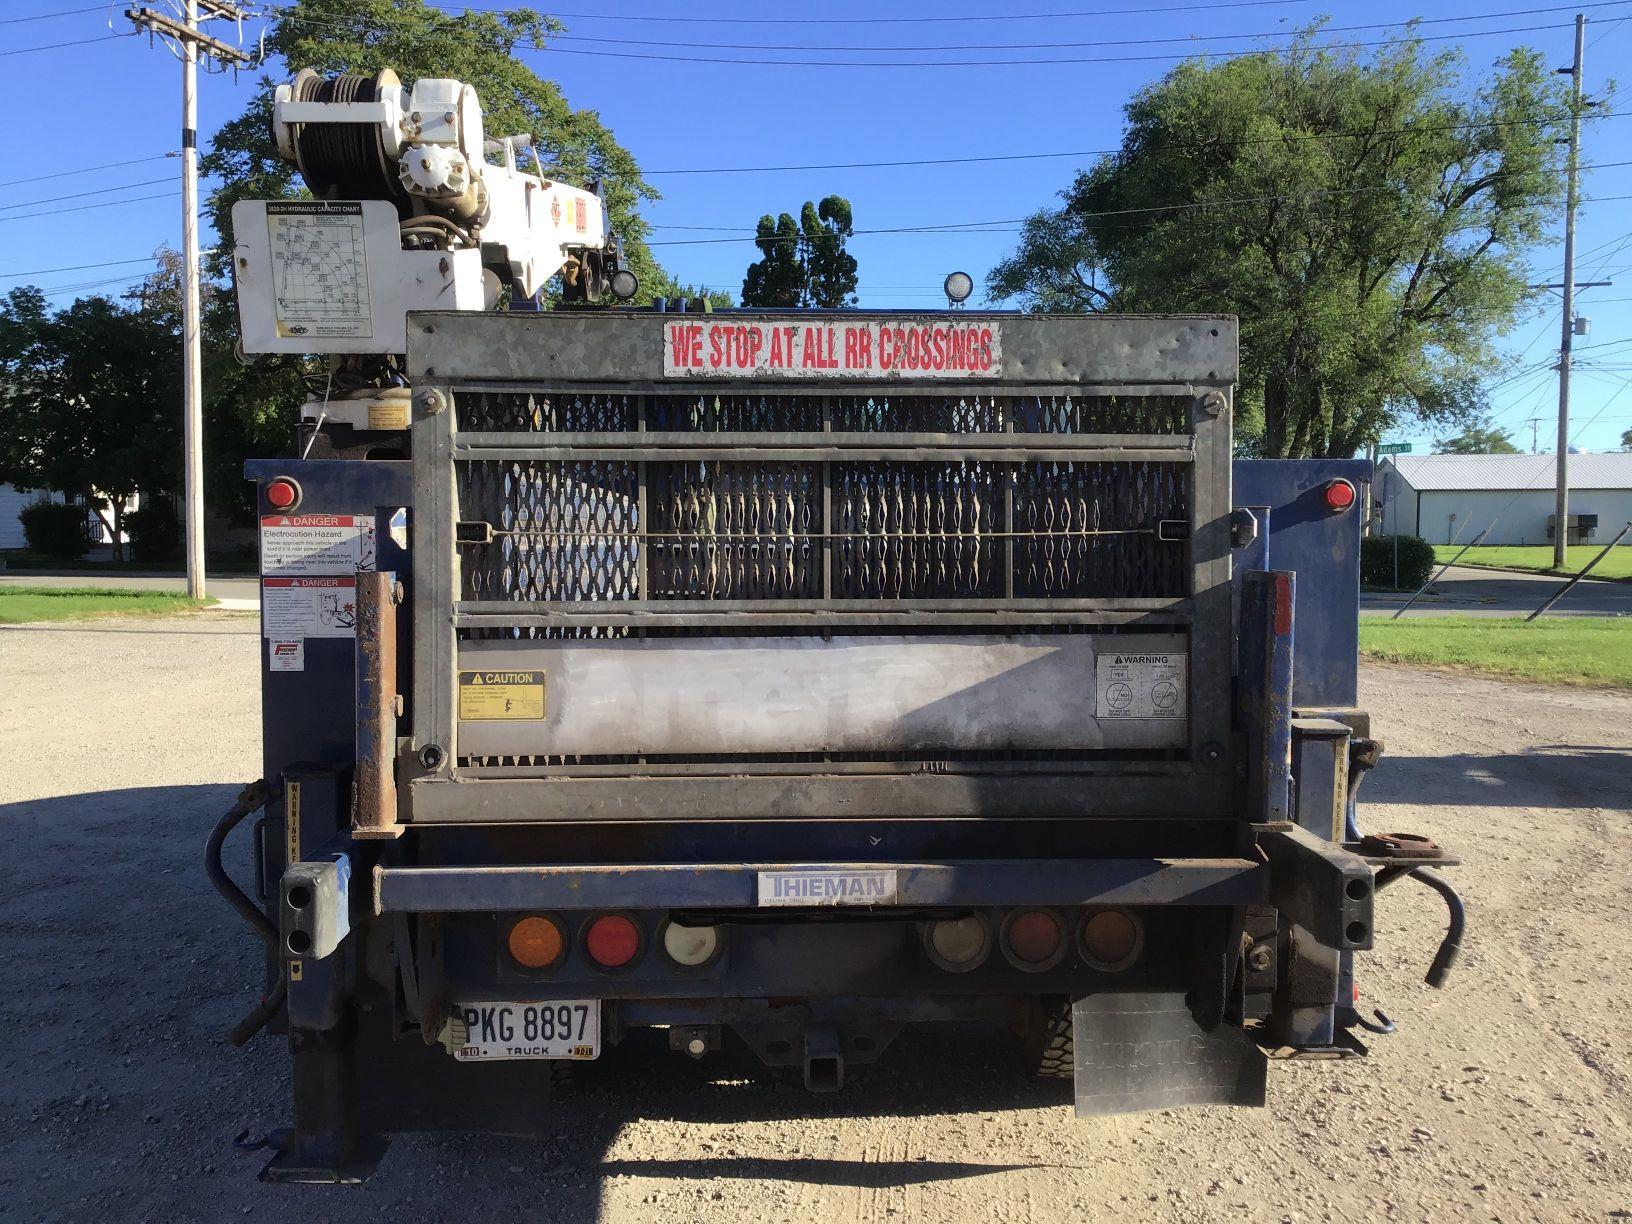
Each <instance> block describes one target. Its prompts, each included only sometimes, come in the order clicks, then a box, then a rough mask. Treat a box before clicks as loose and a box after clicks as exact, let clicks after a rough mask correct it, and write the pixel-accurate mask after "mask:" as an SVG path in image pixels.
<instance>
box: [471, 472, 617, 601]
mask: <svg viewBox="0 0 1632 1224" xmlns="http://www.w3.org/2000/svg"><path fill="white" fill-rule="evenodd" d="M455 468H456V470H457V472H458V486H457V496H458V502H459V518H460V519H461V520H462V521H467V522H469V521H478V522H486V523H487V524H488V525H490V526H491V527H492V528H493V533H494V534H493V541H492V542H491V543H489V544H472V545H466V546H465V547H463V548H461V549H460V557H459V562H460V564H459V578H460V582H459V586H460V596H459V597H460V598H461V599H467V600H494V599H509V600H517V601H538V600H549V601H572V600H604V599H614V600H616V599H639V598H640V597H641V591H640V568H641V567H640V543H639V535H638V533H639V531H640V522H639V511H638V505H639V502H638V492H637V475H636V465H635V464H633V463H628V462H623V461H619V460H573V461H567V462H554V461H529V462H512V461H504V460H480V461H476V462H461V463H458V464H456V465H455Z"/></svg>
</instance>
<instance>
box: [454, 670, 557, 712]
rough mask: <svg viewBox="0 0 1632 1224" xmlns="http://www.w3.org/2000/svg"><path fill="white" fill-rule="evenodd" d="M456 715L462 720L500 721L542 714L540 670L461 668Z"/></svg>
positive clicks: (542, 692) (542, 700) (542, 675)
mask: <svg viewBox="0 0 1632 1224" xmlns="http://www.w3.org/2000/svg"><path fill="white" fill-rule="evenodd" d="M459 717H460V719H461V720H463V721H464V722H501V721H505V720H509V719H516V720H521V719H536V718H543V717H544V673H543V672H541V671H462V672H460V673H459Z"/></svg>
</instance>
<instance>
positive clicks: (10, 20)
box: [0, 4, 104, 25]
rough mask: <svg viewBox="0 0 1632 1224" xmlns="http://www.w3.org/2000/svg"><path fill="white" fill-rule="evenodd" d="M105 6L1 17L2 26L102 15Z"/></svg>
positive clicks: (97, 5) (0, 23)
mask: <svg viewBox="0 0 1632 1224" xmlns="http://www.w3.org/2000/svg"><path fill="white" fill-rule="evenodd" d="M103 11H104V9H103V6H102V5H100V4H93V5H91V6H90V7H89V8H77V9H58V10H57V11H56V12H54V13H31V14H29V15H28V16H27V17H0V25H17V24H18V23H19V22H24V21H49V20H50V19H51V18H53V17H77V16H79V14H81V13H100V12H103Z"/></svg>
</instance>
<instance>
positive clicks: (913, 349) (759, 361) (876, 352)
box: [663, 317, 1003, 378]
mask: <svg viewBox="0 0 1632 1224" xmlns="http://www.w3.org/2000/svg"><path fill="white" fill-rule="evenodd" d="M1002 360H1003V329H1002V324H1001V323H998V322H996V321H995V320H991V319H975V320H972V321H964V320H959V319H946V318H944V317H940V318H933V319H913V318H903V319H901V320H899V321H890V322H866V321H862V320H853V321H851V320H828V319H823V320H821V321H818V322H811V321H805V320H800V321H788V322H780V321H776V320H770V319H765V320H758V319H756V320H742V321H732V322H712V323H695V322H689V321H686V322H679V323H667V324H665V325H664V328H663V377H664V378H697V377H704V378H992V377H994V376H996V375H997V374H998V373H999V371H1000V367H1001V365H1002Z"/></svg>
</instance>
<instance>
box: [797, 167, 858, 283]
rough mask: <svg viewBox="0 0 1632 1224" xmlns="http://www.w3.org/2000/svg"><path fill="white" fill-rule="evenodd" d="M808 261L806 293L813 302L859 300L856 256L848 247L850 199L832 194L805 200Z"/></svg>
mask: <svg viewBox="0 0 1632 1224" xmlns="http://www.w3.org/2000/svg"><path fill="white" fill-rule="evenodd" d="M799 232H800V237H801V238H802V239H803V241H802V243H801V248H802V252H803V255H804V261H805V297H806V299H807V302H808V304H809V305H811V306H823V307H826V308H828V309H836V308H837V307H840V306H854V305H855V304H856V257H855V256H854V255H852V254H850V252H849V251H847V250H845V249H844V244H845V240H846V239H847V238H849V237H850V234H851V213H850V201H849V200H847V199H845V198H844V197H843V196H836V195H830V196H827V197H826V198H824V199H823V200H822V202H821V203H820V204H811V203H810V202H809V201H808V200H807V201H806V202H805V207H804V209H803V210H802V211H801V212H800V214H799Z"/></svg>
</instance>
